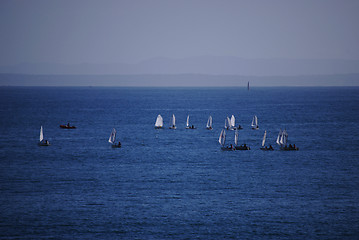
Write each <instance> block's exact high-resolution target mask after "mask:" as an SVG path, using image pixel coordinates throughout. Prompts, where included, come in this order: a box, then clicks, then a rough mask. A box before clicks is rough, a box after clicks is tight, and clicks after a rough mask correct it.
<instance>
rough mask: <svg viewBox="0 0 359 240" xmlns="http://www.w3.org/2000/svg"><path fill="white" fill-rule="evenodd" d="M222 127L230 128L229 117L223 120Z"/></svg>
mask: <svg viewBox="0 0 359 240" xmlns="http://www.w3.org/2000/svg"><path fill="white" fill-rule="evenodd" d="M224 128H225V129H227V130H229V129H230V128H231V120H230V119H229V117H227V118H226V119H225V120H224Z"/></svg>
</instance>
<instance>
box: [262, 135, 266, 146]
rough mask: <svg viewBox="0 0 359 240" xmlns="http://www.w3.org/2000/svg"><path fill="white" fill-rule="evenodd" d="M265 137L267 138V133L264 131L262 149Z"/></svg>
mask: <svg viewBox="0 0 359 240" xmlns="http://www.w3.org/2000/svg"><path fill="white" fill-rule="evenodd" d="M266 136H267V131H264V135H263V140H262V147H264V144H265V143H266Z"/></svg>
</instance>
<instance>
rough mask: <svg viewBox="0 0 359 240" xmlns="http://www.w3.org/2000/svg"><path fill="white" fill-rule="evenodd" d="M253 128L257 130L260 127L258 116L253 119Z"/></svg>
mask: <svg viewBox="0 0 359 240" xmlns="http://www.w3.org/2000/svg"><path fill="white" fill-rule="evenodd" d="M252 127H253V128H257V127H258V119H257V116H256V115H254V117H253V119H252Z"/></svg>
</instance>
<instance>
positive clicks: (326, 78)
mask: <svg viewBox="0 0 359 240" xmlns="http://www.w3.org/2000/svg"><path fill="white" fill-rule="evenodd" d="M247 82H250V87H331V86H332V87H335V86H337V87H340V86H343V87H345V86H347V87H350V86H359V73H357V74H333V75H299V76H240V75H208V74H138V75H67V74H66V75H50V74H43V75H42V74H13V73H0V86H24V87H25V86H48V87H61V86H63V87H66V86H67V87H89V86H91V87H247Z"/></svg>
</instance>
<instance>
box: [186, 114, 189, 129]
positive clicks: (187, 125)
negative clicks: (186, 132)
mask: <svg viewBox="0 0 359 240" xmlns="http://www.w3.org/2000/svg"><path fill="white" fill-rule="evenodd" d="M186 127H189V115H187V122H186Z"/></svg>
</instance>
